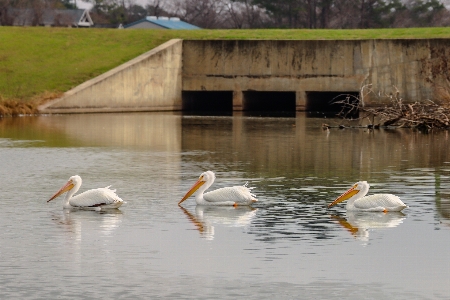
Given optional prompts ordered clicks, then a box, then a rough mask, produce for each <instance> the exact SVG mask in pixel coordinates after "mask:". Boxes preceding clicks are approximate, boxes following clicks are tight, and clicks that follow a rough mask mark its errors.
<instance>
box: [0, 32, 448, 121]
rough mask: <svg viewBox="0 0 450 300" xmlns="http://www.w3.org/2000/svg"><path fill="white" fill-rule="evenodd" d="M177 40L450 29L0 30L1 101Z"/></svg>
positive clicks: (32, 98) (32, 96)
mask: <svg viewBox="0 0 450 300" xmlns="http://www.w3.org/2000/svg"><path fill="white" fill-rule="evenodd" d="M173 38H181V39H289V40H291V39H303V40H316V39H391V38H450V28H412V29H368V30H280V29H272V30H270V29H269V30H267V29H264V30H143V29H141V30H129V29H128V30H118V29H76V28H45V27H0V102H3V104H4V103H6V102H9V103H13V102H14V103H22V104H28V105H29V106H30V105H31V106H32V103H35V102H38V101H42V99H44V100H45V99H46V98H52V97H56V96H58V95H61V94H62V93H63V92H65V91H67V90H69V89H71V88H73V87H75V86H77V85H79V84H81V83H82V82H84V81H86V80H88V79H90V78H93V77H95V76H97V75H99V74H102V73H104V72H105V71H107V70H110V69H112V68H114V67H116V66H118V65H120V64H122V63H124V62H126V61H128V60H130V59H132V58H134V57H136V56H138V55H140V54H142V53H144V52H147V51H149V50H151V49H152V48H154V47H156V46H158V45H160V44H162V43H164V42H166V41H168V40H170V39H173ZM0 104H2V103H0ZM0 114H1V109H0Z"/></svg>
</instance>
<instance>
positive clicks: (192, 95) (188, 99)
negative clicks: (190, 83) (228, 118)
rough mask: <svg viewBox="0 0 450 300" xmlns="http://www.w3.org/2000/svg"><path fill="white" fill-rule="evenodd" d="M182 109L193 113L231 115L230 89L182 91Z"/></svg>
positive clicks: (231, 100)
mask: <svg viewBox="0 0 450 300" xmlns="http://www.w3.org/2000/svg"><path fill="white" fill-rule="evenodd" d="M182 110H183V112H187V113H189V114H194V115H232V114H233V92H232V91H184V92H183V93H182Z"/></svg>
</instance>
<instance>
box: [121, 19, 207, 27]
mask: <svg viewBox="0 0 450 300" xmlns="http://www.w3.org/2000/svg"><path fill="white" fill-rule="evenodd" d="M143 22H149V23H152V24H155V25H157V26H160V27H161V28H166V29H201V28H200V27H197V26H195V25H192V24H189V23H186V22H184V21H181V20H180V18H175V17H173V18H168V17H156V16H149V17H145V18H144V19H141V20H139V21H136V22H133V23H130V24H127V25H125V26H123V27H124V28H130V27H133V26H135V25H137V24H140V23H143Z"/></svg>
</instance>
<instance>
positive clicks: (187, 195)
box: [178, 178, 205, 205]
mask: <svg viewBox="0 0 450 300" xmlns="http://www.w3.org/2000/svg"><path fill="white" fill-rule="evenodd" d="M202 179H203V178H199V180H197V182H196V183H194V185H193V186H192V187H191V189H190V190H189V191H188V192H187V193H186V195H184V197H183V199H181V200H180V202H178V205H180V204H181V203H183V201H184V200H186V199H187V198H189V197H190V196H191V195H192V194H193V193H195V191H196V190H198V188H199V187H201V186H202V185H203V184H205V181H203V180H202Z"/></svg>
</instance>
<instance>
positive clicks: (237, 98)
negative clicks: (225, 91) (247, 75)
mask: <svg viewBox="0 0 450 300" xmlns="http://www.w3.org/2000/svg"><path fill="white" fill-rule="evenodd" d="M233 110H237V111H240V110H244V93H242V91H236V90H235V91H233Z"/></svg>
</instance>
